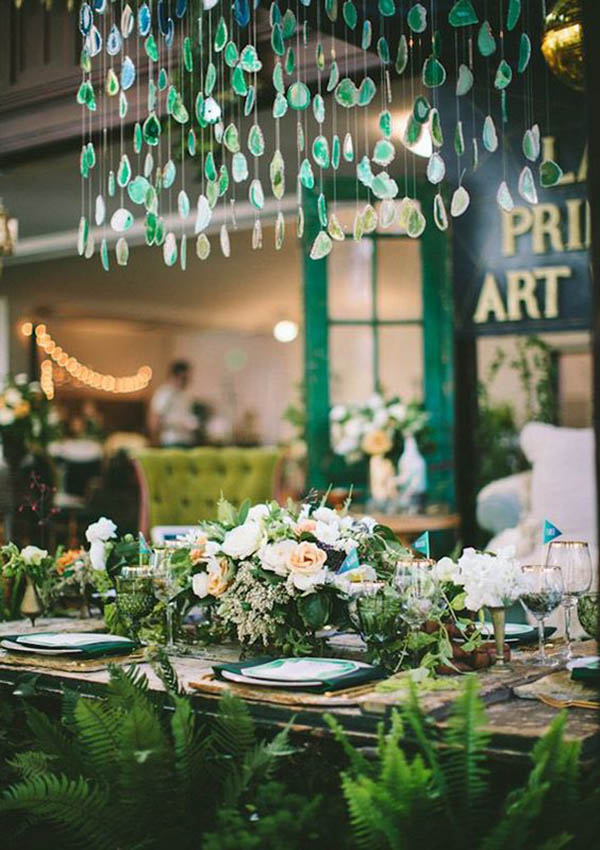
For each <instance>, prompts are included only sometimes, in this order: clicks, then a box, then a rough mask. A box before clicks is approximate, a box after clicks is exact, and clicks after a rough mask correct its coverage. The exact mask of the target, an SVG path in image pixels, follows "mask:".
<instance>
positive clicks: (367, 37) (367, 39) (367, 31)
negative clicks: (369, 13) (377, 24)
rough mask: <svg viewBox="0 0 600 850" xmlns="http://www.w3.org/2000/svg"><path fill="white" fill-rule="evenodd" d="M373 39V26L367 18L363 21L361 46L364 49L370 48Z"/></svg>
mask: <svg viewBox="0 0 600 850" xmlns="http://www.w3.org/2000/svg"><path fill="white" fill-rule="evenodd" d="M372 40H373V26H372V24H371V21H370V20H369V19H368V18H367V19H366V20H365V21H363V27H362V33H361V36H360V46H361V48H362V49H363V50H368V49H369V47H370V46H371V42H372Z"/></svg>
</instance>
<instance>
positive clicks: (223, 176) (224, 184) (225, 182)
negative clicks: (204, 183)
mask: <svg viewBox="0 0 600 850" xmlns="http://www.w3.org/2000/svg"><path fill="white" fill-rule="evenodd" d="M217 186H218V189H219V198H222V197H223V195H224V194H225V193H226V192H227V190H228V189H229V172H228V171H227V166H226V165H225V163H223V164H222V165H221V167H220V168H219V181H218V183H217Z"/></svg>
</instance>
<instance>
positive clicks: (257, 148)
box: [248, 124, 265, 156]
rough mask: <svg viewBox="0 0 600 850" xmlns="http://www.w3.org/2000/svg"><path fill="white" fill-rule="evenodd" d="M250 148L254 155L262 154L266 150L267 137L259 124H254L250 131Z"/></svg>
mask: <svg viewBox="0 0 600 850" xmlns="http://www.w3.org/2000/svg"><path fill="white" fill-rule="evenodd" d="M248 150H249V151H250V153H251V154H252V156H262V155H263V154H264V152H265V138H264V136H263V131H262V130H261V129H260V127H259V125H258V124H253V125H252V127H250V132H249V133H248Z"/></svg>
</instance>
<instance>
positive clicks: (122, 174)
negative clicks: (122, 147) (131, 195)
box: [117, 153, 131, 189]
mask: <svg viewBox="0 0 600 850" xmlns="http://www.w3.org/2000/svg"><path fill="white" fill-rule="evenodd" d="M130 179H131V164H130V162H129V157H128V156H127V154H126V153H124V154H123V156H122V157H121V161H120V163H119V168H118V169H117V183H118V185H119V186H120V187H121V188H122V189H124V188H125V186H127V184H128V183H129V181H130Z"/></svg>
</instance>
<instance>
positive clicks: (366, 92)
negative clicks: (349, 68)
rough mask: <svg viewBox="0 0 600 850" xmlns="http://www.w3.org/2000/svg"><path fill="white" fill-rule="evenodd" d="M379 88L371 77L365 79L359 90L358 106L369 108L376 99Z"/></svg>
mask: <svg viewBox="0 0 600 850" xmlns="http://www.w3.org/2000/svg"><path fill="white" fill-rule="evenodd" d="M376 91H377V87H376V86H375V83H374V82H373V80H372V79H371V77H365V78H364V79H363V81H362V83H361V84H360V88H359V90H358V105H359V106H368V105H369V103H371V101H372V100H373V98H374V97H375V92H376Z"/></svg>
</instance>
